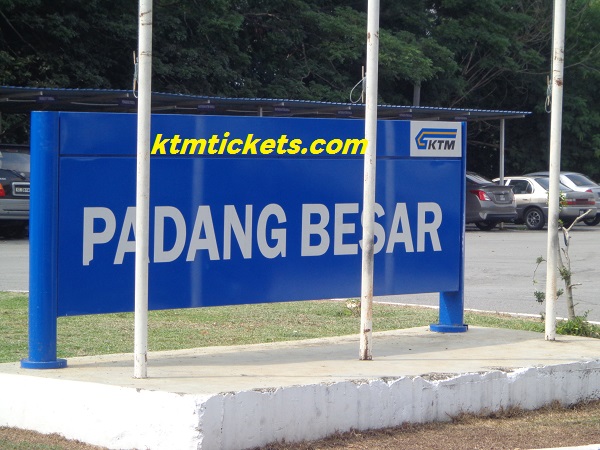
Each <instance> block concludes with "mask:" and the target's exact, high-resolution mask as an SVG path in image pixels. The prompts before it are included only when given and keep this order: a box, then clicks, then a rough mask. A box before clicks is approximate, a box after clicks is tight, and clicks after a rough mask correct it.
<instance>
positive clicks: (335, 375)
mask: <svg viewBox="0 0 600 450" xmlns="http://www.w3.org/2000/svg"><path fill="white" fill-rule="evenodd" d="M358 354H359V337H358V336H346V337H337V338H327V339H313V340H307V341H297V342H286V343H269V344H260V345H247V346H232V347H212V348H200V349H192V350H180V351H170V352H151V353H150V354H149V361H148V378H147V379H143V380H139V379H134V378H133V356H132V355H130V354H129V355H107V356H94V357H82V358H70V359H68V367H67V368H65V369H54V370H27V369H21V368H20V366H19V364H18V363H8V364H0V398H2V399H3V401H2V402H1V403H0V425H9V426H19V427H22V428H30V429H36V430H38V431H42V432H58V433H60V434H63V435H65V436H66V437H70V438H76V439H80V440H83V441H85V442H90V443H94V444H99V445H105V446H107V447H110V448H140V447H142V448H152V449H160V448H206V449H217V448H222V449H243V448H252V447H255V446H258V445H264V444H266V443H268V442H273V441H275V440H281V439H285V440H286V441H297V440H302V439H317V438H320V437H323V436H326V435H328V434H331V433H334V432H336V431H346V430H349V429H352V428H355V429H367V428H378V427H387V426H393V425H399V424H401V423H403V422H425V421H430V420H447V419H448V417H450V416H451V415H454V414H457V413H460V412H481V411H482V410H487V411H493V410H497V409H499V408H506V407H510V406H521V407H524V408H529V409H531V408H537V407H540V406H543V405H544V404H547V403H550V402H552V401H555V400H558V401H560V402H562V403H575V402H578V401H581V400H589V399H594V398H600V342H599V341H598V340H596V339H588V338H581V337H575V336H560V337H559V339H558V340H556V341H553V342H548V341H545V340H544V338H543V335H542V334H539V333H533V332H526V331H513V330H505V329H491V328H480V327H470V328H469V331H468V332H467V333H456V334H440V333H432V332H430V331H428V329H427V328H425V327H420V328H413V329H408V330H398V331H390V332H382V333H374V339H373V358H374V359H373V360H372V361H359V360H358ZM159 424H160V426H159Z"/></svg>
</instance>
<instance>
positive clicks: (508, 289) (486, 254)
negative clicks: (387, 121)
mask: <svg viewBox="0 0 600 450" xmlns="http://www.w3.org/2000/svg"><path fill="white" fill-rule="evenodd" d="M546 242H547V231H546V230H542V231H529V230H525V229H524V227H523V226H505V227H504V229H498V228H496V229H494V230H492V231H478V230H477V229H476V228H474V227H467V232H466V242H465V251H466V260H465V308H467V309H479V310H485V311H499V312H511V313H524V314H533V315H539V314H540V313H541V312H543V311H544V309H545V306H544V305H540V304H539V303H537V302H536V301H535V298H534V295H533V292H534V290H536V289H537V290H542V291H543V290H545V273H546V270H545V269H546V267H545V264H543V265H542V266H540V268H539V269H538V271H537V274H536V280H537V284H536V285H534V283H533V275H534V270H535V267H536V259H537V258H538V257H539V256H543V257H546V246H547V243H546ZM0 255H1V256H2V257H1V258H0V291H28V290H29V280H28V277H29V268H28V263H29V241H28V240H27V239H4V238H0ZM569 256H570V259H571V268H572V272H573V281H574V283H580V285H578V286H577V287H576V288H575V291H574V297H575V302H576V307H575V310H576V313H577V314H579V315H581V314H583V313H585V312H586V311H588V320H590V321H595V322H600V226H595V227H588V226H586V225H577V226H575V227H574V228H573V230H572V232H571V245H570V250H569ZM559 286H561V287H562V282H561V281H560V280H559ZM377 300H380V301H393V302H398V303H411V304H420V305H430V306H437V304H438V295H437V294H421V295H402V296H393V297H378V298H377ZM557 314H558V315H559V317H564V316H566V307H565V302H564V299H563V298H559V301H558V305H557Z"/></svg>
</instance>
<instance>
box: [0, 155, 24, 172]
mask: <svg viewBox="0 0 600 450" xmlns="http://www.w3.org/2000/svg"><path fill="white" fill-rule="evenodd" d="M0 169H4V170H10V171H14V172H19V173H24V174H29V154H28V153H20V152H7V151H0Z"/></svg>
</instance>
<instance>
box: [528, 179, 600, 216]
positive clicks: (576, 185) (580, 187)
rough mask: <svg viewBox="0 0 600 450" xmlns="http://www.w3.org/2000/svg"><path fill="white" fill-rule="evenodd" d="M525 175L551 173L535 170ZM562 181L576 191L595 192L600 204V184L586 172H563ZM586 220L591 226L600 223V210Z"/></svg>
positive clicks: (597, 201)
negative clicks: (585, 173)
mask: <svg viewBox="0 0 600 450" xmlns="http://www.w3.org/2000/svg"><path fill="white" fill-rule="evenodd" d="M525 176H543V177H547V176H549V175H548V172H534V173H528V174H527V175H525ZM560 182H561V183H562V184H564V185H565V186H567V187H569V188H571V189H573V190H574V191H579V192H591V193H593V194H594V196H595V197H596V203H597V204H600V186H599V185H598V183H595V182H594V181H592V180H590V178H589V177H586V176H585V175H584V174H582V173H578V172H561V173H560ZM584 222H585V224H586V225H590V226H594V225H598V224H599V223H600V211H598V213H597V214H596V217H590V218H588V219H585V220H584Z"/></svg>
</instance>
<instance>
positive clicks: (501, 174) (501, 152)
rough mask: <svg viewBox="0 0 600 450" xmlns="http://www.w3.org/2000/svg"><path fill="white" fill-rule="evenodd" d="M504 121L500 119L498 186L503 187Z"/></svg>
mask: <svg viewBox="0 0 600 450" xmlns="http://www.w3.org/2000/svg"><path fill="white" fill-rule="evenodd" d="M505 122H506V121H505V119H500V174H499V177H500V184H501V185H502V186H504V171H505V168H504V156H505V148H504V146H505V144H504V134H505Z"/></svg>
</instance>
